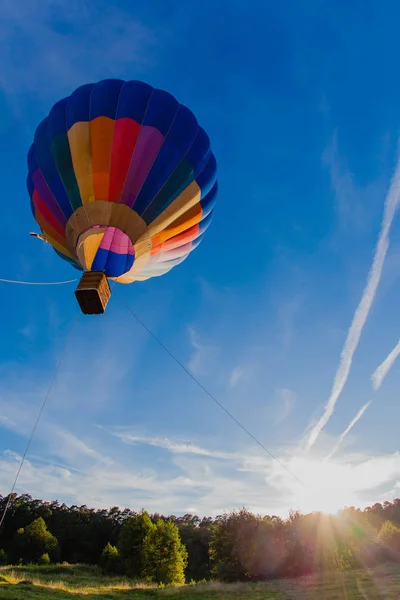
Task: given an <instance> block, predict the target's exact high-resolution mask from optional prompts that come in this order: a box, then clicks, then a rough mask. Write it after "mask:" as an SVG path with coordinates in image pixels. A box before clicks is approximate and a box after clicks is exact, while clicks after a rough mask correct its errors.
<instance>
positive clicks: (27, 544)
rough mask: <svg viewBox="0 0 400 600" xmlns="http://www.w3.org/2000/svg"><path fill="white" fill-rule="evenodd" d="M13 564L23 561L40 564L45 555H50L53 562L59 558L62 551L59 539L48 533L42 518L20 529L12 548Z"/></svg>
mask: <svg viewBox="0 0 400 600" xmlns="http://www.w3.org/2000/svg"><path fill="white" fill-rule="evenodd" d="M11 554H12V558H13V562H15V561H17V560H19V559H22V560H23V561H24V562H33V563H35V562H39V560H40V558H41V556H43V554H48V555H49V557H50V559H51V560H52V561H56V560H58V558H59V554H60V550H59V546H58V541H57V538H56V537H55V536H54V535H52V534H51V533H50V531H48V529H47V527H46V523H45V522H44V520H43V519H42V517H38V518H37V519H35V520H34V521H33V522H32V523H30V525H28V526H27V527H26V528H25V529H24V528H20V529H18V531H17V533H16V534H15V536H14V540H13V544H12V547H11Z"/></svg>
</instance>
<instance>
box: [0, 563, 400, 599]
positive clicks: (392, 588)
mask: <svg viewBox="0 0 400 600" xmlns="http://www.w3.org/2000/svg"><path fill="white" fill-rule="evenodd" d="M78 598H84V599H86V600H150V599H152V598H154V599H155V600H168V599H169V598H170V599H171V600H173V599H174V598H176V600H228V599H236V600H342V599H343V600H378V599H379V600H400V566H395V565H382V566H381V567H379V568H376V569H367V570H364V571H352V572H349V573H344V574H340V573H335V574H334V573H332V574H329V575H325V576H319V577H318V576H312V577H311V576H310V577H300V578H298V579H282V580H279V581H273V582H270V583H262V584H261V583H259V584H254V585H252V584H232V585H227V584H221V583H207V584H196V585H188V586H183V587H179V588H174V587H167V588H156V587H152V586H147V585H145V584H140V583H135V582H132V581H129V580H128V579H124V578H121V577H118V578H112V577H103V576H102V575H101V573H100V572H99V570H98V569H97V568H96V567H86V566H84V565H48V566H47V565H46V566H28V567H1V568H0V599H1V600H75V599H78Z"/></svg>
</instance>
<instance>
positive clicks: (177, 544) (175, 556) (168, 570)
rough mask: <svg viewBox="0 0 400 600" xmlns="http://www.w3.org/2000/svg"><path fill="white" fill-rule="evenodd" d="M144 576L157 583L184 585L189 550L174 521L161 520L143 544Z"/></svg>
mask: <svg viewBox="0 0 400 600" xmlns="http://www.w3.org/2000/svg"><path fill="white" fill-rule="evenodd" d="M143 558H144V575H145V576H146V578H147V579H150V580H151V581H154V582H156V583H163V584H164V585H170V584H184V583H185V568H186V566H187V550H186V548H185V546H184V544H183V543H182V540H181V538H180V535H179V529H178V527H177V526H176V525H175V523H173V522H172V521H164V520H163V519H159V520H158V521H157V523H156V524H155V525H154V526H153V528H152V529H151V530H150V531H149V532H148V534H147V535H146V537H145V539H144V543H143Z"/></svg>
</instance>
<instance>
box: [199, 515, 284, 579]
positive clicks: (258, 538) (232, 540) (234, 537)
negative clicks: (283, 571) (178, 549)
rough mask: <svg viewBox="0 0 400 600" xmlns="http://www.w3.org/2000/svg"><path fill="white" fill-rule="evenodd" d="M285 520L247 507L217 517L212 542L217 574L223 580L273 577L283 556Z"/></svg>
mask: <svg viewBox="0 0 400 600" xmlns="http://www.w3.org/2000/svg"><path fill="white" fill-rule="evenodd" d="M282 531H283V523H282V522H281V521H280V520H279V519H273V518H270V517H264V518H263V517H260V516H256V515H253V514H252V513H251V512H249V511H248V510H246V509H242V510H240V511H232V512H231V513H230V514H226V515H223V516H222V517H220V518H219V519H218V520H217V523H216V525H215V527H214V529H213V534H212V540H211V544H210V556H211V559H212V562H213V570H212V572H213V575H214V576H215V577H216V578H217V579H220V580H222V581H255V580H259V579H266V578H270V577H273V576H274V575H275V573H276V571H277V568H278V566H279V564H280V562H281V559H282V542H281V539H280V538H281V536H282Z"/></svg>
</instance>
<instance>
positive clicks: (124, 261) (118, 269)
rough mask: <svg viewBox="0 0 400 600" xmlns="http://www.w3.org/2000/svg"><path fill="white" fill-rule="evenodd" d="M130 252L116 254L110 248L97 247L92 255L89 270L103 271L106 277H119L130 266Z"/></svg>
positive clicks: (131, 256) (131, 262) (131, 261)
mask: <svg viewBox="0 0 400 600" xmlns="http://www.w3.org/2000/svg"><path fill="white" fill-rule="evenodd" d="M133 261H134V257H133V255H132V254H118V253H117V252H112V251H111V250H105V249H104V248H99V249H98V250H97V252H96V256H95V257H94V261H93V263H92V268H91V271H103V272H104V273H105V274H106V275H107V277H119V276H120V275H123V274H124V273H126V271H129V269H130V268H131V267H132V265H133Z"/></svg>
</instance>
